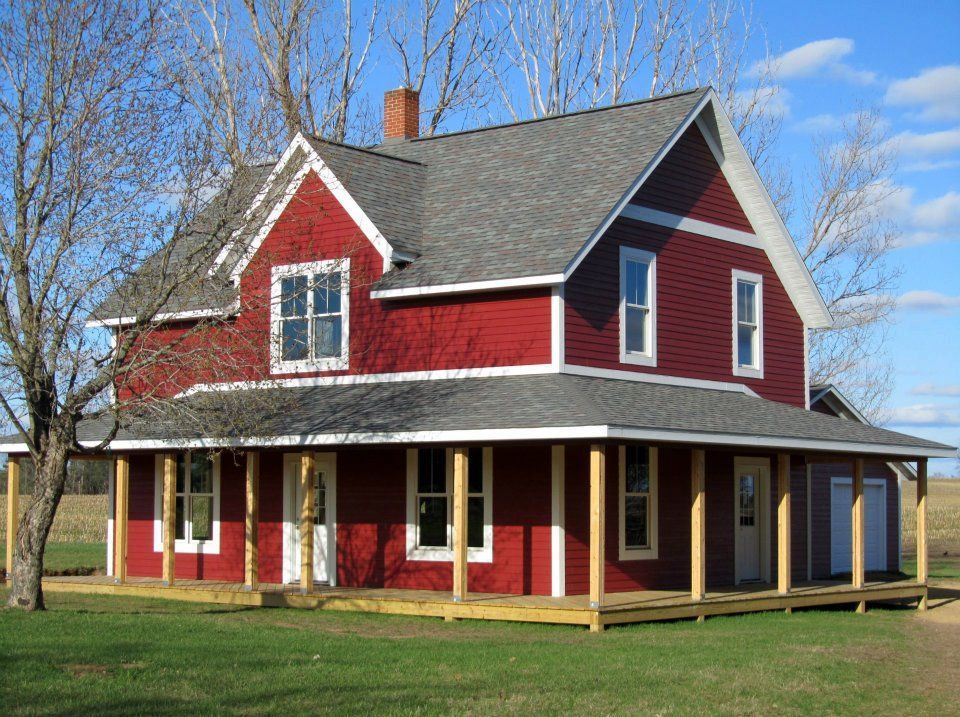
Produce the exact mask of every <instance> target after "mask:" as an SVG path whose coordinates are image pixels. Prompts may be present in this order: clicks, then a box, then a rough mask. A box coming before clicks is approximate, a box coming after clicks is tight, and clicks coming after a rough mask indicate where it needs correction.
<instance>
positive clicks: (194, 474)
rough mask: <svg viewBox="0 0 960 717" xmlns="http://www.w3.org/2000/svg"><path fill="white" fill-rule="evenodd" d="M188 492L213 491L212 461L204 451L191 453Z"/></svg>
mask: <svg viewBox="0 0 960 717" xmlns="http://www.w3.org/2000/svg"><path fill="white" fill-rule="evenodd" d="M190 455H191V466H190V492H191V493H213V461H212V460H211V459H210V456H209V455H207V454H206V453H199V452H196V453H191V454H190Z"/></svg>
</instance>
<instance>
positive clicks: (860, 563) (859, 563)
mask: <svg viewBox="0 0 960 717" xmlns="http://www.w3.org/2000/svg"><path fill="white" fill-rule="evenodd" d="M851 522H852V523H853V562H852V567H853V570H852V572H853V579H852V584H853V587H855V588H862V587H863V584H864V580H865V576H864V561H865V558H866V555H865V542H864V524H863V523H864V497H863V459H862V458H857V459H855V460H854V461H853V520H852V521H851Z"/></svg>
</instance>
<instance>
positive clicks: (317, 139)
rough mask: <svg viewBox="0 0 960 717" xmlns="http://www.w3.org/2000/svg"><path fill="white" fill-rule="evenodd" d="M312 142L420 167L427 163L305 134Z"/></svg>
mask: <svg viewBox="0 0 960 717" xmlns="http://www.w3.org/2000/svg"><path fill="white" fill-rule="evenodd" d="M303 136H304V137H306V138H307V139H308V140H309V141H311V142H319V143H320V144H330V145H333V146H334V147H342V148H343V149H352V150H353V151H355V152H362V153H363V154H369V155H373V156H374V157H381V158H384V159H395V160H397V161H398V162H405V163H407V164H413V165H416V166H418V167H425V166H426V165H425V164H424V163H423V162H418V161H417V160H415V159H407V158H406V157H398V156H397V155H395V154H387V153H386V152H382V151H380V150H377V149H372V148H370V147H359V146H357V145H355V144H347V143H346V142H336V141H334V140H332V139H326V138H325V137H317V136H316V135H312V134H306V133H304V135H303Z"/></svg>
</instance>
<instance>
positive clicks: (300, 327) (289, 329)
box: [281, 319, 308, 361]
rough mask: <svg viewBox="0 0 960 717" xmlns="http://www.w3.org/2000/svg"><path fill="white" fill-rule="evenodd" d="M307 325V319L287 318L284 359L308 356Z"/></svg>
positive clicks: (283, 349)
mask: <svg viewBox="0 0 960 717" xmlns="http://www.w3.org/2000/svg"><path fill="white" fill-rule="evenodd" d="M307 326H308V325H307V320H306V319H287V320H285V321H284V322H283V336H282V338H281V354H282V358H283V360H284V361H301V360H303V359H305V358H307V348H308V345H307Z"/></svg>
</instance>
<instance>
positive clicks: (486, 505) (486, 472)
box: [407, 446, 493, 563]
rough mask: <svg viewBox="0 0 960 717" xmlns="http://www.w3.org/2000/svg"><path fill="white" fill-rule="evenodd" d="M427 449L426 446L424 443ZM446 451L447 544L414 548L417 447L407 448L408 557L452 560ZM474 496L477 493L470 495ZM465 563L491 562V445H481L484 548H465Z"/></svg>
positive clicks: (448, 453) (449, 465)
mask: <svg viewBox="0 0 960 717" xmlns="http://www.w3.org/2000/svg"><path fill="white" fill-rule="evenodd" d="M423 447H424V448H427V447H428V446H423ZM445 450H446V456H445V458H446V464H447V493H446V495H447V547H446V548H442V547H429V548H420V547H417V531H418V527H417V495H418V494H417V479H418V476H419V464H420V449H419V448H408V449H407V560H433V561H437V562H447V563H452V562H453V448H447V449H445ZM473 495H476V494H473ZM467 562H469V563H492V562H493V448H492V447H490V446H484V447H483V547H482V548H467Z"/></svg>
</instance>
